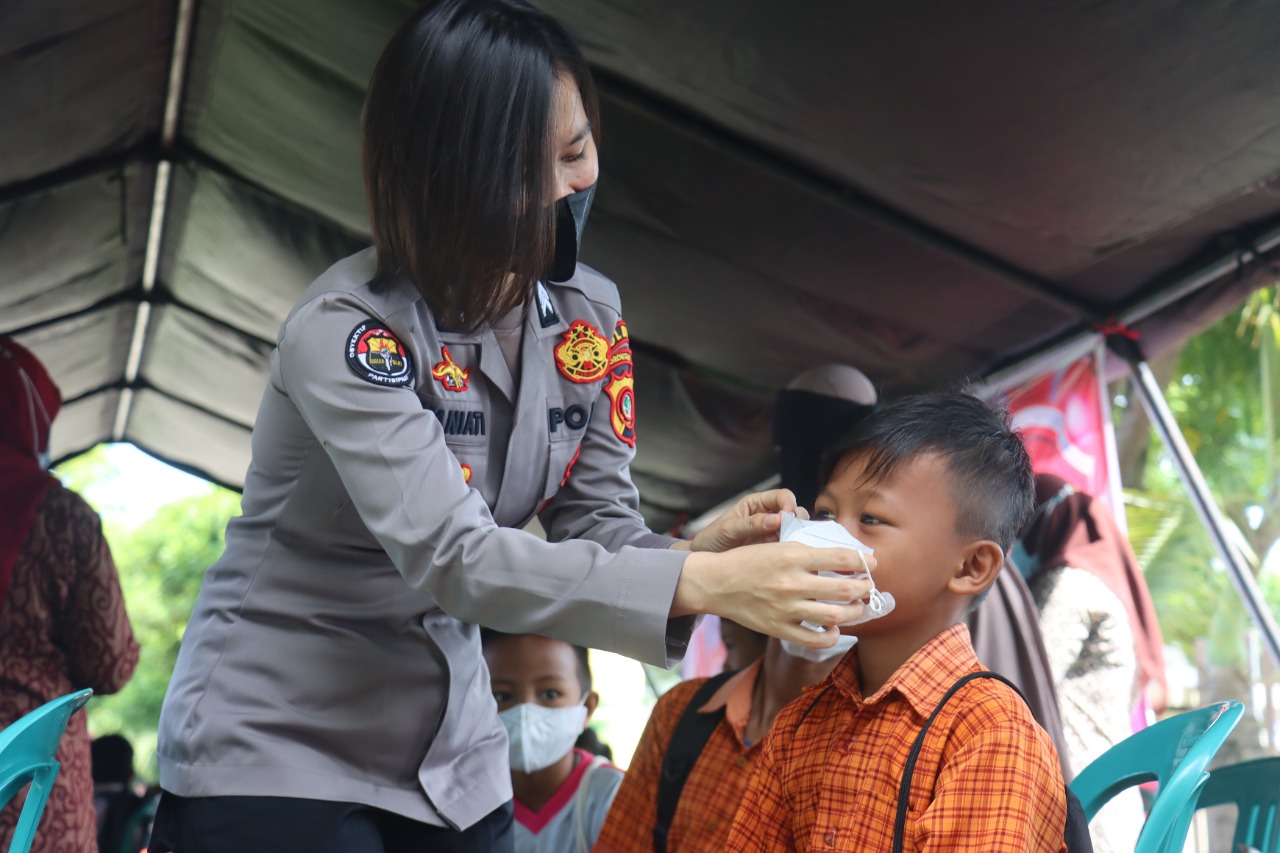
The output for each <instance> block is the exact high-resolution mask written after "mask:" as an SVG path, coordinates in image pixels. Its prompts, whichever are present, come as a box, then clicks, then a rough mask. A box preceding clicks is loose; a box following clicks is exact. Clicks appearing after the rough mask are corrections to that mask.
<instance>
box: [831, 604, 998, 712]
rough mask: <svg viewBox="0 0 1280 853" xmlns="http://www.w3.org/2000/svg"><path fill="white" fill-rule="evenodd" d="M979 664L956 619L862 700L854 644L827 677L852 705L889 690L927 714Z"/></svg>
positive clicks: (872, 699) (870, 702) (867, 702)
mask: <svg viewBox="0 0 1280 853" xmlns="http://www.w3.org/2000/svg"><path fill="white" fill-rule="evenodd" d="M979 667H980V664H979V663H978V656H977V655H976V654H974V652H973V644H972V643H971V642H970V640H969V628H968V627H967V626H966V625H965V624H964V623H963V622H957V623H956V624H954V625H952V626H951V627H950V628H947V629H946V630H945V631H942V632H941V633H940V634H938V635H937V636H936V637H934V638H933V639H932V640H930V641H929V642H927V643H925V644H924V645H923V646H921V647H920V649H919V651H917V652H916V653H915V654H913V655H912V656H911V657H909V658H907V661H906V663H904V664H903V665H902V666H900V667H898V668H897V669H896V670H895V671H894V673H893V675H891V676H889V680H888V681H886V682H885V683H884V684H883V685H882V686H881V687H880V689H879V690H877V691H876V692H875V693H873V694H872V695H871V696H869V697H867V698H866V699H863V698H862V689H861V688H860V687H859V686H858V647H857V646H854V647H853V650H852V651H851V652H850V653H849V654H847V655H845V656H844V660H842V661H840V663H838V664H837V665H836V668H835V669H834V670H832V672H831V680H832V683H834V684H835V686H836V687H837V688H839V689H840V691H841V692H843V693H844V694H846V695H847V696H848V697H849V698H850V699H852V700H853V701H854V703H856V704H859V705H875V704H877V703H879V702H882V701H884V700H885V699H886V697H888V696H889V694H890V693H897V694H898V695H899V696H901V697H902V698H904V699H906V700H907V702H908V703H910V705H911V707H912V708H914V709H915V711H916V713H917V714H919V715H920V716H922V717H928V716H929V715H930V714H932V713H933V709H934V708H936V707H937V706H938V702H939V701H941V699H942V697H943V695H945V694H946V692H947V691H948V690H950V689H951V686H952V685H953V684H955V683H956V681H957V680H958V679H959V678H960V676H962V675H964V674H965V673H968V672H972V671H973V670H974V669H976V668H979Z"/></svg>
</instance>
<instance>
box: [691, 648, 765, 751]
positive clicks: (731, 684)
mask: <svg viewBox="0 0 1280 853" xmlns="http://www.w3.org/2000/svg"><path fill="white" fill-rule="evenodd" d="M763 661H764V658H757V659H756V661H755V663H753V664H751V665H750V666H748V667H745V668H744V669H741V670H739V671H738V672H737V673H735V674H734V675H732V676H730V677H729V679H728V680H726V681H725V683H724V684H721V685H720V687H719V689H717V690H716V692H715V693H713V694H711V698H710V699H708V700H707V703H706V704H705V705H703V706H702V707H701V708H699V709H698V713H699V714H713V713H715V712H716V711H719V710H721V709H722V708H723V709H724V719H725V722H727V723H728V724H729V725H730V726H731V727H732V728H733V731H734V734H736V735H737V736H738V740H739V741H740V742H742V745H743V746H746V740H745V738H746V731H747V720H748V718H750V716H751V697H752V695H753V694H754V693H755V689H756V679H758V678H759V677H760V666H761V664H762V662H763Z"/></svg>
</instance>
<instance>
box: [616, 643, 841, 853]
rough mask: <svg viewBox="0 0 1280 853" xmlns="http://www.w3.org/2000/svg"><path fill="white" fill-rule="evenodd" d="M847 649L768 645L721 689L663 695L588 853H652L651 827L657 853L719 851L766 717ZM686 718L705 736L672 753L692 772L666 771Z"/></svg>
mask: <svg viewBox="0 0 1280 853" xmlns="http://www.w3.org/2000/svg"><path fill="white" fill-rule="evenodd" d="M846 648H847V644H846V643H844V642H841V643H838V644H837V645H836V646H834V647H832V648H831V649H804V648H799V649H797V648H795V647H791V646H789V644H787V643H784V642H783V641H782V640H779V639H777V638H775V637H770V638H768V642H767V644H766V645H765V651H764V655H763V656H761V657H759V658H757V659H756V660H755V661H752V662H751V663H750V664H749V665H748V666H747V667H746V668H745V669H742V670H740V671H738V672H736V673H734V674H733V675H731V676H729V677H728V678H727V679H723V680H721V681H719V682H718V683H717V684H709V683H708V682H709V681H711V680H710V679H706V678H695V679H691V680H689V681H683V682H681V683H680V684H677V685H676V686H675V687H673V688H671V689H670V690H668V691H667V692H666V693H664V694H663V696H662V698H661V699H659V700H658V704H657V705H655V706H654V708H653V713H652V714H651V715H650V717H649V723H648V725H646V726H645V729H644V734H643V735H642V736H641V738H640V744H639V745H638V746H637V747H636V753H635V756H634V757H633V758H632V759H631V766H630V767H629V768H627V776H626V778H625V779H624V780H623V781H622V787H621V788H619V789H618V796H617V798H616V799H615V800H614V803H613V808H612V809H610V811H609V819H608V820H607V821H605V824H604V828H603V829H602V830H601V831H600V838H599V840H598V841H597V843H596V848H595V849H596V853H635V851H653V850H655V849H656V848H657V843H656V841H655V837H654V829H655V827H657V826H658V825H659V823H662V827H661V830H660V831H661V832H662V833H664V837H665V838H666V843H665V847H666V853H702V851H716V853H719V851H722V850H725V849H727V848H726V847H725V843H726V841H728V838H729V829H730V827H731V826H732V824H733V816H734V813H735V812H736V811H737V809H738V803H739V801H740V800H741V799H742V795H743V792H745V791H746V789H747V782H748V781H749V780H750V778H751V770H752V767H753V765H754V763H755V761H756V758H757V757H758V756H759V754H760V745H761V743H762V742H763V740H764V736H765V733H766V732H768V731H769V727H770V726H771V725H772V724H773V720H774V717H775V716H776V715H777V714H778V711H779V710H780V709H781V708H782V707H783V706H784V705H786V704H787V703H788V702H790V701H791V700H793V699H795V698H796V697H797V696H799V695H800V692H801V691H802V690H804V688H806V687H808V686H809V685H811V684H817V683H818V682H820V681H822V680H823V679H824V678H826V677H827V674H828V673H830V672H831V668H832V667H834V666H835V665H836V659H837V658H838V657H839V655H840V654H842V653H843V651H844V650H845V649H846ZM800 654H805V655H808V656H809V657H808V658H804V657H800V656H799V655H800ZM704 685H706V686H704ZM708 689H711V690H712V691H713V692H711V693H710V694H709V695H708V694H706V693H705V691H706V690H708ZM699 694H703V695H702V696H701V698H699ZM695 702H696V704H694V703H695ZM689 715H696V716H698V717H704V718H705V725H706V727H707V728H706V729H705V730H704V732H703V734H702V736H701V737H695V739H694V742H693V744H691V745H690V746H689V747H687V748H685V749H684V750H683V751H680V748H679V747H677V748H676V749H677V750H678V753H679V752H682V753H683V754H686V755H687V758H688V759H691V760H692V763H691V764H685V763H684V762H680V763H678V764H673V763H672V759H673V756H672V754H671V753H672V743H673V739H674V736H675V732H676V731H677V730H678V729H679V727H680V726H681V725H682V724H685V720H686V717H688V716H689ZM686 760H687V759H686ZM674 767H680V768H682V769H683V773H681V774H680V782H681V783H682V785H680V786H678V787H679V790H678V794H679V796H678V799H677V800H676V803H675V808H674V810H673V811H672V812H671V814H670V815H663V814H660V812H661V808H660V801H661V800H662V799H663V797H664V796H673V795H674V794H675V793H676V792H674V791H673V792H666V791H664V789H665V788H667V787H668V786H670V785H672V784H675V783H674V781H673V779H672V778H671V776H670V774H669V773H668V772H667V771H668V770H670V769H673V768H674Z"/></svg>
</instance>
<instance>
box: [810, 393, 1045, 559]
mask: <svg viewBox="0 0 1280 853" xmlns="http://www.w3.org/2000/svg"><path fill="white" fill-rule="evenodd" d="M929 453H936V454H938V455H939V456H941V457H942V458H943V459H944V460H945V464H946V466H947V471H948V473H949V474H950V475H951V499H952V503H954V504H955V507H956V532H957V533H959V534H961V535H963V536H977V537H979V538H981V539H990V540H992V541H993V542H995V543H996V544H998V545H999V546H1000V548H1001V550H1003V551H1005V552H1008V550H1009V548H1010V547H1011V546H1012V545H1013V543H1014V540H1015V539H1016V538H1017V536H1018V532H1019V531H1020V530H1021V529H1022V526H1023V524H1024V523H1025V522H1026V520H1027V518H1028V517H1029V516H1030V515H1031V511H1032V508H1033V504H1034V502H1035V474H1034V472H1033V471H1032V468H1031V457H1030V456H1029V455H1028V454H1027V449H1026V446H1025V445H1023V443H1022V438H1021V437H1020V436H1019V435H1018V434H1017V433H1016V432H1014V431H1013V428H1012V427H1011V426H1010V424H1009V415H1008V412H1007V411H1006V410H1004V409H1000V410H996V409H993V408H992V407H991V406H989V405H987V404H986V403H984V402H982V401H981V400H979V399H978V398H977V397H974V396H972V395H969V394H959V393H934V394H921V395H918V396H914V397H904V398H902V399H901V400H898V401H897V402H895V403H893V404H891V405H889V406H886V407H885V408H883V409H881V410H880V411H878V412H875V413H873V414H871V415H868V416H867V417H866V418H865V419H863V420H862V421H861V422H860V423H859V424H858V425H857V426H855V427H854V428H853V429H852V430H850V431H849V432H848V434H846V435H845V436H844V437H843V438H841V439H839V440H838V441H836V443H835V444H833V445H832V446H831V448H830V449H829V450H828V451H827V454H826V458H825V459H824V460H823V465H822V481H823V482H824V483H826V482H828V481H830V479H831V475H832V473H833V472H834V471H835V469H836V466H837V465H838V464H839V463H840V461H841V460H842V459H844V458H845V457H848V456H850V455H858V456H862V455H865V456H866V457H867V467H866V471H865V473H864V474H863V482H867V483H877V482H880V481H881V480H883V479H884V478H886V477H888V476H889V475H890V474H892V473H893V471H894V470H895V469H896V468H897V467H898V466H899V465H901V464H902V463H903V462H907V461H909V460H911V459H914V458H916V457H918V456H922V455H925V454H929Z"/></svg>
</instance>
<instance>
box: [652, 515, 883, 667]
mask: <svg viewBox="0 0 1280 853" xmlns="http://www.w3.org/2000/svg"><path fill="white" fill-rule="evenodd" d="M717 523H718V522H717ZM862 556H865V557H866V561H867V563H868V564H869V566H870V567H871V568H873V569H874V568H875V558H874V557H873V556H872V555H870V554H866V555H862ZM822 571H828V572H838V573H840V574H846V575H847V574H863V573H864V571H865V570H864V568H863V561H862V558H861V556H860V555H859V554H858V553H857V552H855V551H851V550H848V549H845V548H811V547H809V546H808V545H800V544H797V543H793V542H775V543H769V544H762V545H747V546H745V547H741V548H737V549H735V550H733V551H730V552H728V553H722V554H715V553H703V552H698V553H694V554H691V555H689V558H688V559H687V560H686V561H685V564H684V570H683V571H682V572H681V574H680V580H679V582H678V583H677V584H676V594H675V599H674V600H673V601H672V604H671V616H672V617H677V616H687V615H690V614H693V613H714V614H716V615H717V616H722V617H724V618H726V619H731V620H733V621H734V622H737V623H738V624H739V625H743V626H745V627H747V628H750V629H752V630H753V631H760V632H762V633H765V634H769V635H771V636H774V637H779V638H781V639H784V640H791V641H792V642H795V643H799V644H801V645H804V646H808V647H809V648H815V649H817V648H827V647H829V646H832V645H834V644H835V642H836V639H837V637H838V635H839V631H838V629H835V626H837V625H839V624H840V623H842V622H852V621H854V620H855V619H857V618H858V617H859V616H861V615H862V609H863V607H864V605H863V603H862V601H861V600H860V599H862V598H864V597H866V596H867V595H868V594H869V593H870V592H871V581H870V580H868V579H866V578H861V579H855V578H829V577H819V576H818V572H822ZM828 601H836V602H840V601H848V602H851V603H850V604H828V603H826V602H828ZM801 622H810V623H812V624H815V625H822V626H824V627H826V628H827V631H826V633H822V634H819V633H817V632H816V631H811V630H809V629H808V628H805V627H804V626H802V625H801V624H800V623H801Z"/></svg>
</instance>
